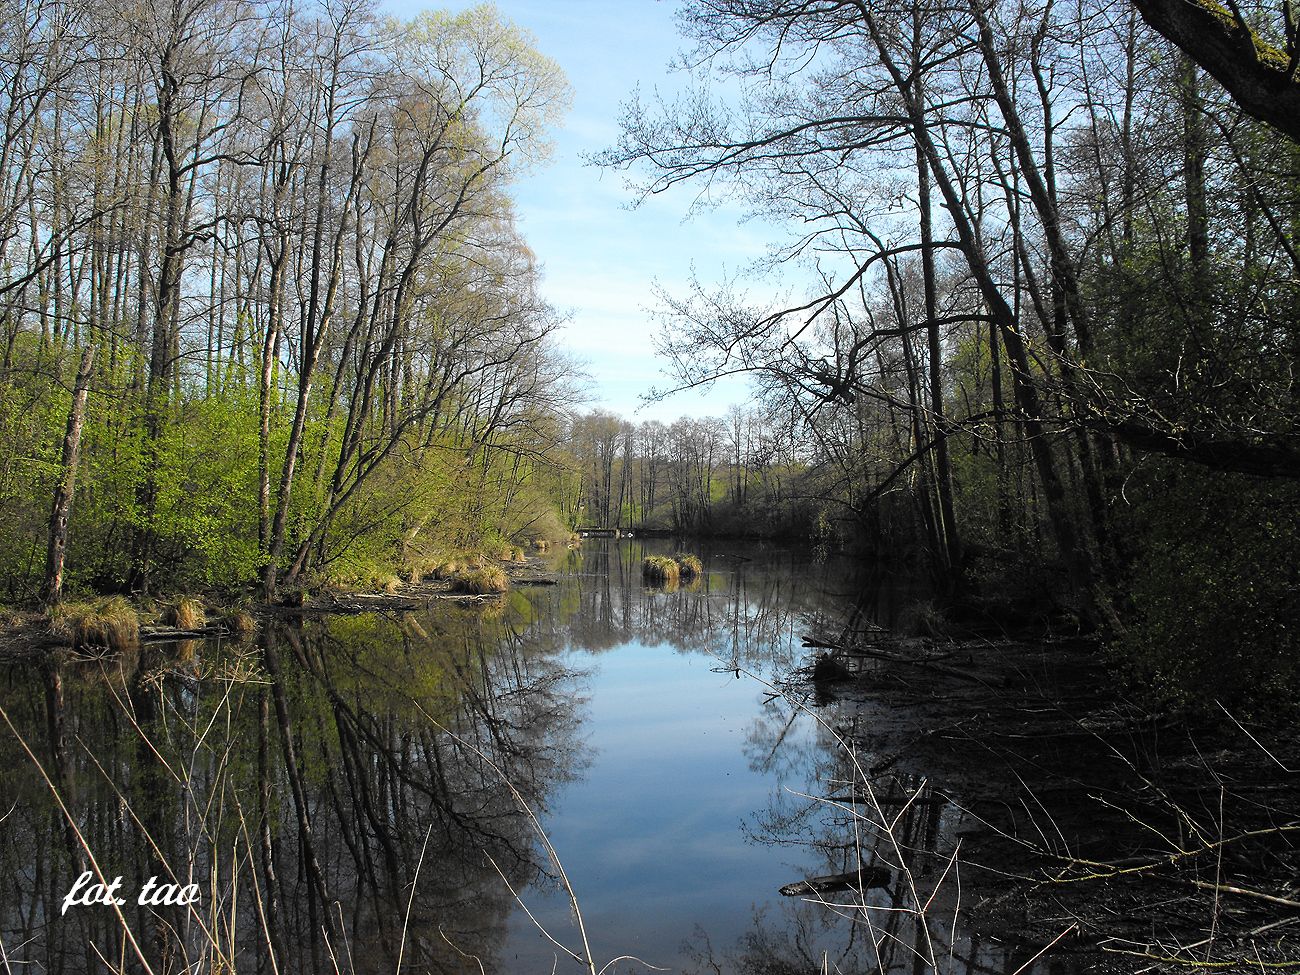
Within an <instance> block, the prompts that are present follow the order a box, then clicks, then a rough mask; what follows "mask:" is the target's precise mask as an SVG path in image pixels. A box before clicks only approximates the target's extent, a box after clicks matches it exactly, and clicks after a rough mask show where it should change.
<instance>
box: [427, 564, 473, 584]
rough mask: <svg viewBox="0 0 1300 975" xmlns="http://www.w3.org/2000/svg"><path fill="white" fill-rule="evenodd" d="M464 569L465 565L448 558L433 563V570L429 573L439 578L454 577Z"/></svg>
mask: <svg viewBox="0 0 1300 975" xmlns="http://www.w3.org/2000/svg"><path fill="white" fill-rule="evenodd" d="M464 569H465V567H464V566H462V565H461V564H460V563H459V562H457V561H456V560H455V559H448V560H447V561H445V562H439V563H438V564H437V565H435V566H434V567H433V572H431V573H430V575H432V576H433V577H434V578H435V579H439V580H442V579H455V578H456V577H457V576H458V575H460V574H461V572H462V571H463V570H464Z"/></svg>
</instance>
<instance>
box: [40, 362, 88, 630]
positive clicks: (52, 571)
mask: <svg viewBox="0 0 1300 975" xmlns="http://www.w3.org/2000/svg"><path fill="white" fill-rule="evenodd" d="M94 362H95V347H94V346H93V345H88V346H86V348H85V350H84V351H83V352H82V353H81V365H80V366H79V367H78V369H77V379H76V383H75V385H74V386H73V389H72V410H71V411H70V412H69V413H68V428H67V432H66V433H64V435H63V477H62V478H60V480H59V485H58V487H57V488H55V490H54V504H53V505H52V506H51V508H50V540H49V546H48V548H47V549H46V558H45V585H44V586H43V587H42V593H41V595H42V598H43V599H44V601H45V604H46V605H47V606H53V605H54V604H55V603H58V602H59V601H60V600H61V599H62V598H63V557H64V554H65V553H66V551H67V547H68V518H69V516H70V515H71V514H72V497H73V494H74V493H75V491H76V486H77V463H78V462H79V461H80V459H81V428H82V426H83V425H84V424H85V421H86V397H87V394H88V393H89V391H90V374H91V370H92V367H93V365H94Z"/></svg>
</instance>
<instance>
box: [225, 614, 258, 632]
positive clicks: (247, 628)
mask: <svg viewBox="0 0 1300 975" xmlns="http://www.w3.org/2000/svg"><path fill="white" fill-rule="evenodd" d="M222 622H223V623H224V624H225V626H226V629H227V630H229V631H230V632H231V633H233V634H234V635H235V636H237V637H241V638H242V637H250V636H252V635H253V634H254V633H256V632H257V618H256V617H255V616H253V614H252V613H250V612H249V611H248V610H246V609H232V610H231V611H230V612H228V613H226V615H225V618H224V619H223V620H222Z"/></svg>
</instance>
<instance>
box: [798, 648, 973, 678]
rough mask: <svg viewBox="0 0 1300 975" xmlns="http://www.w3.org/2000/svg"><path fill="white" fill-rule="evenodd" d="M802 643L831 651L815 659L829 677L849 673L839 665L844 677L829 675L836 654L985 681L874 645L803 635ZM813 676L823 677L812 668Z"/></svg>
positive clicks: (946, 666)
mask: <svg viewBox="0 0 1300 975" xmlns="http://www.w3.org/2000/svg"><path fill="white" fill-rule="evenodd" d="M803 645H804V646H805V647H808V648H809V649H815V650H830V651H832V653H831V654H829V655H823V656H822V657H820V658H819V659H818V661H817V666H818V667H819V668H821V669H822V673H823V674H825V675H826V677H827V678H829V679H844V677H847V676H848V675H849V674H851V671H850V670H849V669H848V668H847V667H843V665H839V667H840V670H842V671H843V675H844V677H841V676H840V675H839V674H836V675H835V676H834V677H831V674H832V673H833V670H832V667H831V666H829V665H830V664H838V661H836V660H835V657H837V656H838V657H840V658H866V659H871V660H884V661H887V662H888V663H893V664H905V665H906V666H908V667H920V668H922V669H924V670H928V671H931V672H932V673H937V674H944V675H946V676H948V677H954V678H956V679H957V680H963V681H968V682H970V683H972V684H985V683H986V682H985V681H984V679H983V678H981V677H978V676H976V675H975V674H972V673H970V672H969V671H966V670H961V669H960V668H958V667H949V666H948V665H947V664H941V663H938V662H936V661H934V660H929V659H926V658H923V657H922V658H917V657H905V656H903V655H902V654H899V653H890V652H889V651H888V650H881V649H878V648H876V647H864V646H860V645H850V646H844V645H842V644H837V643H827V642H826V641H824V640H816V639H813V638H812V637H804V639H803ZM824 662H826V663H824ZM813 677H814V679H823V678H822V677H819V675H818V674H817V672H816V670H814V673H813Z"/></svg>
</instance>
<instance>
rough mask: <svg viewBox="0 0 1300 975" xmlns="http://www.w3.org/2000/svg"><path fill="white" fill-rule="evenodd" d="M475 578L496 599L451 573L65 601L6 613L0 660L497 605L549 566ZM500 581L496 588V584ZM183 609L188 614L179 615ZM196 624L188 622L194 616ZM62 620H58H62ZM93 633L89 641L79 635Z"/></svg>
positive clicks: (512, 562) (505, 562)
mask: <svg viewBox="0 0 1300 975" xmlns="http://www.w3.org/2000/svg"><path fill="white" fill-rule="evenodd" d="M465 562H466V564H467V565H472V566H473V571H474V572H483V571H484V570H485V569H486V570H492V569H495V570H496V572H495V573H493V578H492V579H490V580H488V582H489V583H490V584H491V585H492V586H493V587H494V591H488V592H475V591H466V582H465V580H466V578H467V577H466V575H465V574H462V573H459V572H448V573H446V574H445V575H442V576H440V577H439V576H433V575H430V576H429V577H427V578H426V577H423V576H417V577H416V578H415V579H408V580H402V579H400V578H398V577H396V576H392V577H391V580H392V581H391V583H389V584H387V585H386V586H385V588H383V589H374V588H362V587H356V588H352V587H347V586H342V585H339V584H337V583H328V584H322V585H319V586H314V587H304V588H301V589H296V590H293V591H292V592H290V593H288V594H286V595H285V596H284V597H283V598H282V599H281V600H278V601H277V602H275V603H265V602H260V603H259V602H249V601H240V602H234V601H229V600H222V599H219V598H216V597H213V596H173V597H170V598H164V599H145V600H135V601H131V600H127V599H125V598H123V597H103V598H101V599H97V600H89V601H83V602H74V601H69V602H68V603H65V604H63V606H62V607H61V610H58V611H55V613H54V614H51V613H50V612H47V611H40V610H35V609H10V610H6V611H4V612H3V613H2V614H0V659H11V660H12V659H22V658H30V657H38V656H40V655H42V654H45V653H48V652H50V651H52V650H56V649H58V648H79V649H88V650H92V651H99V652H110V651H113V650H115V649H122V648H123V647H124V646H128V645H137V644H142V643H161V642H166V641H171V640H194V639H209V638H216V637H236V638H239V637H247V636H251V635H252V634H254V633H255V632H256V631H257V629H258V628H259V627H260V626H261V625H262V623H263V622H264V621H265V620H267V619H271V618H280V617H289V616H294V615H304V614H305V615H328V614H334V613H340V614H347V613H368V612H390V613H391V612H407V611H413V610H418V609H421V608H423V607H425V606H427V605H428V604H429V603H431V602H433V601H436V600H449V601H452V602H460V603H476V602H483V601H485V600H493V599H497V598H500V597H501V596H503V595H504V594H505V593H506V592H508V591H509V589H510V588H512V587H519V586H545V585H554V584H555V580H556V573H555V571H554V567H553V564H552V560H551V559H549V558H547V557H545V556H528V555H525V554H524V553H523V552H522V550H517V554H514V553H512V557H511V558H509V559H500V560H497V562H498V563H499V565H493V564H491V561H490V560H488V559H486V558H482V557H480V558H479V559H476V560H465ZM498 578H499V580H500V582H498V581H497V579H498ZM182 605H188V607H189V608H188V610H187V613H188V614H191V615H190V618H189V619H186V618H185V616H186V615H187V613H186V612H182V613H179V615H180V616H181V619H179V620H178V619H177V616H178V610H179V608H180V607H181V606H182ZM196 613H197V616H194V615H192V614H196ZM61 617H62V620H61ZM68 617H73V618H74V620H76V621H81V620H84V619H85V618H86V617H98V618H102V619H111V618H121V619H122V620H123V624H124V625H122V626H121V628H120V631H118V632H114V631H115V630H117V629H118V628H117V627H115V626H114V625H113V624H112V623H111V622H110V623H109V624H107V625H105V624H100V623H98V622H93V623H92V624H91V626H90V627H89V628H87V627H85V625H84V623H80V622H75V621H74V622H72V623H71V624H70V623H68V622H66V620H67V618H68ZM86 629H89V630H90V631H91V632H90V633H86V632H83V631H84V630H86Z"/></svg>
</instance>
